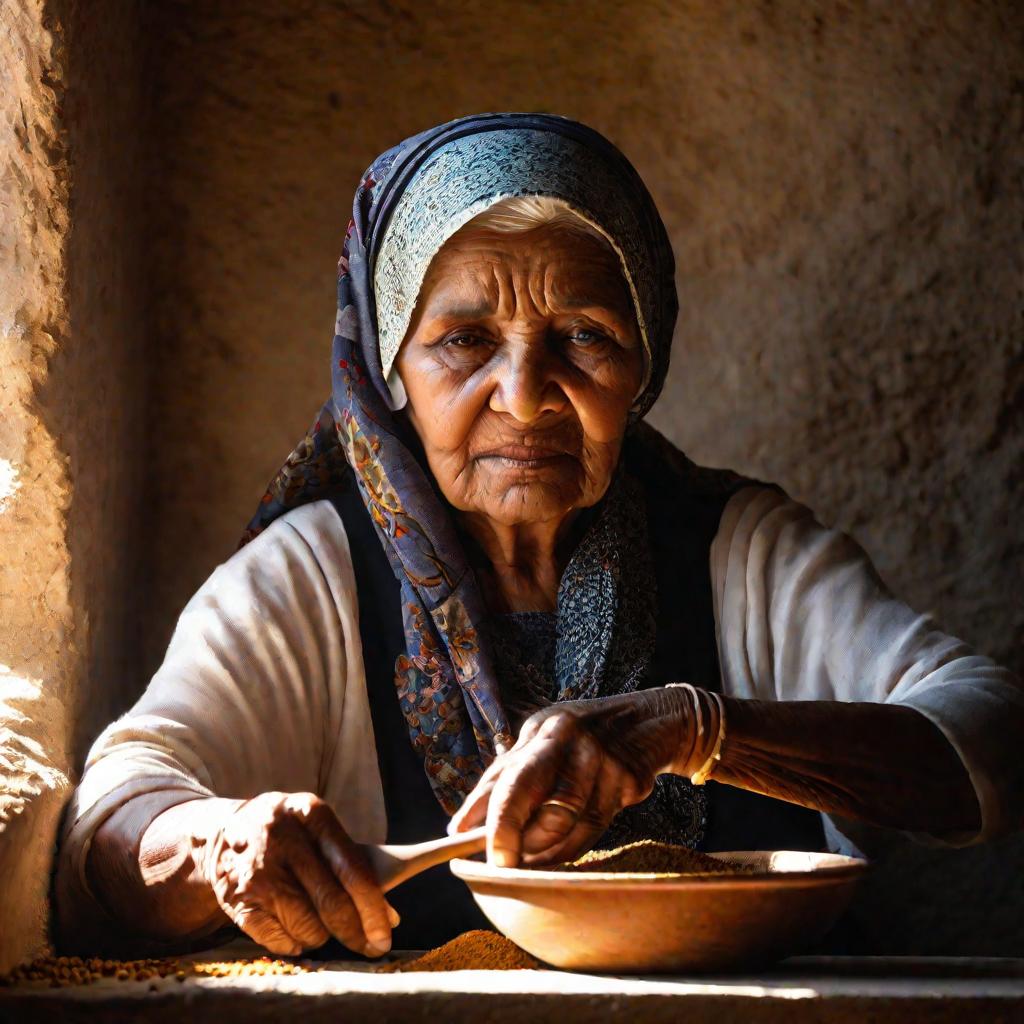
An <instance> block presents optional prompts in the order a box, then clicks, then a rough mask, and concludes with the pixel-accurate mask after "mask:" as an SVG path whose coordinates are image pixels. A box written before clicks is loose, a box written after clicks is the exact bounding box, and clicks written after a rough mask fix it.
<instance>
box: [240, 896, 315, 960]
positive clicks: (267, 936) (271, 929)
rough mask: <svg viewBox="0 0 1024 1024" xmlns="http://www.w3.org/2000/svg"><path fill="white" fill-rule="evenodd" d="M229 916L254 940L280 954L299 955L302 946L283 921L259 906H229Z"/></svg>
mask: <svg viewBox="0 0 1024 1024" xmlns="http://www.w3.org/2000/svg"><path fill="white" fill-rule="evenodd" d="M229 916H230V917H231V920H232V921H234V923H235V924H236V925H238V927H239V928H241V929H242V931H243V932H245V934H246V935H248V936H249V938H251V939H252V940H253V941H255V942H258V943H259V944H260V945H261V946H263V947H264V948H266V949H269V950H270V952H271V953H276V954H277V955H278V956H298V955H299V954H300V953H301V952H302V946H301V945H300V944H299V943H298V942H296V941H295V939H293V938H292V936H291V935H289V934H288V933H287V932H286V931H285V930H284V928H283V926H282V925H281V922H280V921H278V920H277V918H276V917H274V915H273V914H270V913H268V912H267V911H265V910H262V909H260V908H259V907H239V908H237V909H230V908H229Z"/></svg>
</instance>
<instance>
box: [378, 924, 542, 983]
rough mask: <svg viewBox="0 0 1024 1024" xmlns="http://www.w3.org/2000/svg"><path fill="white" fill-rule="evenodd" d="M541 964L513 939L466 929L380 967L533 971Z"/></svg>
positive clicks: (387, 970) (390, 969)
mask: <svg viewBox="0 0 1024 1024" xmlns="http://www.w3.org/2000/svg"><path fill="white" fill-rule="evenodd" d="M540 966H541V964H540V963H539V961H537V960H534V958H533V957H532V956H530V954H529V953H527V952H526V951H525V950H523V949H520V948H519V947H518V946H517V945H516V944H515V943H514V942H513V941H512V940H511V939H506V938H505V936H504V935H499V934H498V933H497V932H488V931H483V930H482V929H481V930H477V931H472V932H465V933H464V934H462V935H460V936H458V938H455V939H452V940H451V942H446V943H445V944H444V945H443V946H438V947H437V949H432V950H431V951H430V952H429V953H424V954H423V956H420V957H417V958H416V959H415V960H406V961H401V960H399V961H396V962H395V963H391V964H385V965H384V966H382V967H378V968H377V970H378V971H380V972H382V973H391V972H399V971H400V972H402V973H403V974H404V973H405V972H406V971H530V970H537V969H538V968H539V967H540Z"/></svg>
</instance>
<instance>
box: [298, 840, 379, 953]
mask: <svg viewBox="0 0 1024 1024" xmlns="http://www.w3.org/2000/svg"><path fill="white" fill-rule="evenodd" d="M288 866H289V868H290V869H291V871H292V873H293V874H294V875H295V878H296V879H297V881H298V883H299V884H300V885H301V886H302V888H303V890H304V891H305V893H306V895H307V897H308V899H309V901H310V902H311V903H312V906H313V908H314V910H315V913H316V915H317V919H318V922H319V923H320V925H321V927H322V928H323V929H324V936H323V939H321V944H322V943H323V942H326V941H327V937H328V933H329V934H330V935H333V936H334V937H335V938H336V939H338V941H339V942H341V943H342V944H343V945H345V946H347V947H348V948H349V949H352V950H355V952H357V953H363V954H367V955H369V954H368V947H369V943H368V942H367V939H366V934H365V932H364V931H363V924H362V921H361V920H360V917H359V912H358V911H357V910H356V908H355V905H354V904H353V903H352V900H351V899H350V898H349V895H348V893H347V892H346V891H345V890H344V888H342V886H341V883H340V882H339V881H338V879H337V878H336V877H335V876H334V872H333V871H332V870H331V868H330V867H329V866H328V865H327V863H326V861H325V860H324V858H323V857H322V855H321V853H320V849H319V846H318V845H317V844H316V843H315V841H314V840H313V838H312V837H311V836H309V835H308V834H304V836H303V840H302V841H301V842H300V843H297V844H296V845H295V847H294V849H293V850H291V851H290V853H289V857H288ZM288 930H289V931H290V932H291V933H292V934H293V935H294V934H295V932H294V930H293V929H292V928H291V927H289V928H288Z"/></svg>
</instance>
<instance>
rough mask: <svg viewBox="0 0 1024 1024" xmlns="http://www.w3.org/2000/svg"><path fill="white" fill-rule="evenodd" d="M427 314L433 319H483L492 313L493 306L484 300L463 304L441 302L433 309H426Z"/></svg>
mask: <svg viewBox="0 0 1024 1024" xmlns="http://www.w3.org/2000/svg"><path fill="white" fill-rule="evenodd" d="M427 315H428V316H430V317H431V318H433V319H435V320H438V319H445V320H483V319H484V318H485V317H488V316H493V315H494V307H493V306H492V305H491V304H490V303H489V302H485V301H483V302H478V303H473V304H468V303H467V304H465V305H455V304H453V305H447V304H442V305H440V306H437V307H435V308H434V309H428V310H427Z"/></svg>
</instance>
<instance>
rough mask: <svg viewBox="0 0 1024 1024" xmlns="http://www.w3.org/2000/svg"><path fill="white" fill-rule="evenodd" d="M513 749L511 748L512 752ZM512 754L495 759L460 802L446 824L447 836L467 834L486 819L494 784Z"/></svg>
mask: <svg viewBox="0 0 1024 1024" xmlns="http://www.w3.org/2000/svg"><path fill="white" fill-rule="evenodd" d="M514 749H515V748H513V750H514ZM511 757H512V752H511V751H510V752H509V753H507V754H503V755H502V756H501V757H497V758H495V759H494V760H493V761H492V762H491V763H490V764H489V765H488V766H487V769H486V770H485V771H484V773H483V775H482V776H481V777H480V781H479V782H478V783H477V784H476V785H475V786H474V787H473V790H472V792H470V794H469V796H467V797H466V799H465V800H463V802H462V806H461V807H460V808H459V809H458V810H457V811H456V812H455V813H454V814H453V815H452V818H451V821H449V822H448V834H449V835H455V833H456V832H467V831H469V829H471V828H476V827H477V826H478V825H482V824H483V823H484V821H485V820H486V818H487V804H488V801H489V800H490V796H491V792H492V791H493V789H494V783H495V782H496V781H497V779H498V778H499V776H500V775H501V773H502V771H503V770H504V767H505V765H507V764H509V763H510V758H511Z"/></svg>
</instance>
